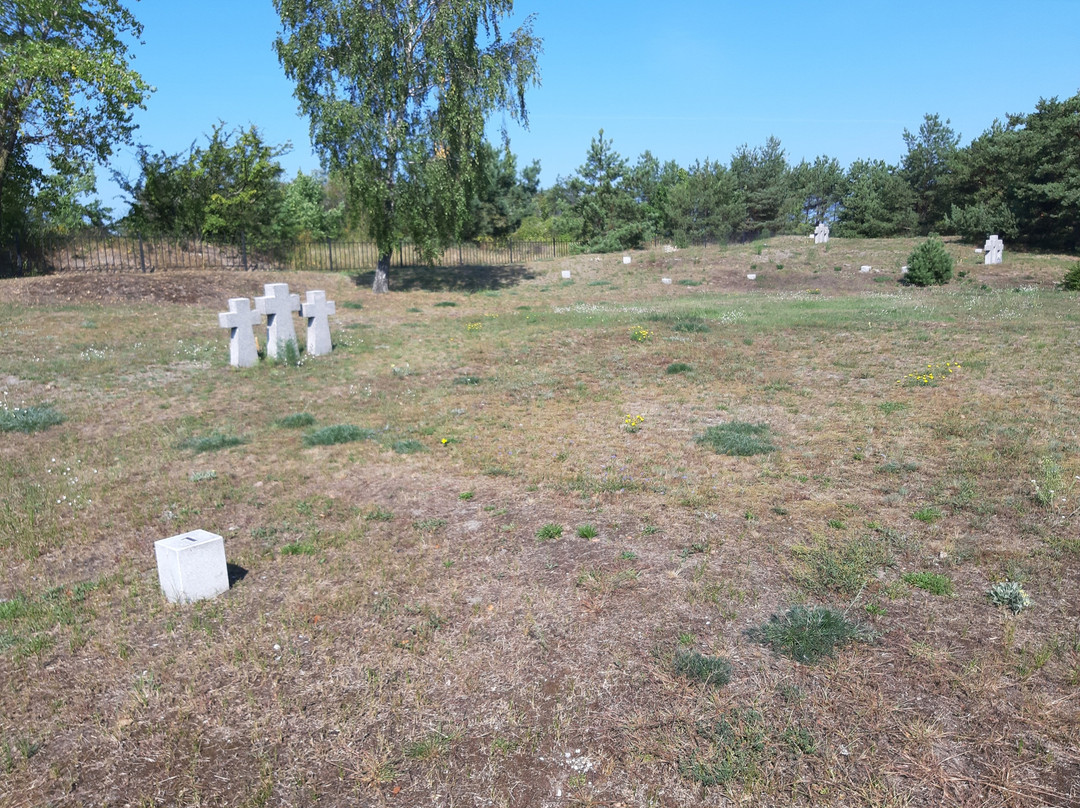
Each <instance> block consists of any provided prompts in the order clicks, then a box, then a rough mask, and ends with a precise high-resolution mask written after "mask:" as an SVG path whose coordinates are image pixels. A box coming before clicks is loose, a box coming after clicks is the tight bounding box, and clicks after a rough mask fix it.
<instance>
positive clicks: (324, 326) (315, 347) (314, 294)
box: [300, 289, 337, 356]
mask: <svg viewBox="0 0 1080 808" xmlns="http://www.w3.org/2000/svg"><path fill="white" fill-rule="evenodd" d="M336 313H337V306H336V305H334V301H333V300H327V299H326V292H324V291H322V290H321V289H309V290H308V293H307V300H305V301H304V303H303V305H301V306H300V316H301V317H305V318H307V354H308V356H322V355H323V354H328V353H330V351H332V350H333V349H334V346H333V343H332V342H331V341H330V315H331V314H336Z"/></svg>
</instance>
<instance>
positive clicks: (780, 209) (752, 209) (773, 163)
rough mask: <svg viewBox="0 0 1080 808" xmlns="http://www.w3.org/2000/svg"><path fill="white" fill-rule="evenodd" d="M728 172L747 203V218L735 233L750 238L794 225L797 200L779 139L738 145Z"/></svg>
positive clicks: (784, 230) (781, 230)
mask: <svg viewBox="0 0 1080 808" xmlns="http://www.w3.org/2000/svg"><path fill="white" fill-rule="evenodd" d="M731 174H732V175H733V177H734V180H735V186H736V187H737V188H739V189H740V195H741V197H742V201H743V203H744V204H745V205H746V217H745V218H744V220H743V221H742V222H741V223H740V226H739V227H738V229H737V230H736V235H738V236H739V237H740V238H743V239H751V238H757V237H759V236H765V235H766V234H769V235H771V234H772V233H782V232H787V231H788V230H791V229H792V228H793V226H794V223H795V220H796V218H797V217H798V215H799V214H798V211H797V206H798V204H799V203H798V202H796V199H795V196H794V195H793V193H792V191H793V177H792V174H791V169H790V167H789V166H788V163H787V159H786V158H785V156H784V150H783V149H782V148H781V147H780V141H779V140H777V139H776V138H775V137H772V136H770V137H769V138H768V139H767V140H766V141H765V145H764V146H760V147H755V148H753V149H751V148H749V147H747V146H746V145H745V144H744V145H742V146H739V147H738V148H737V149H736V150H735V154H733V155H732V157H731Z"/></svg>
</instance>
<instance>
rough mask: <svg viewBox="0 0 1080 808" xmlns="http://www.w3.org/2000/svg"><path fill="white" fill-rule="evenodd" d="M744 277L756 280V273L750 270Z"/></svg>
mask: <svg viewBox="0 0 1080 808" xmlns="http://www.w3.org/2000/svg"><path fill="white" fill-rule="evenodd" d="M746 279H747V280H748V281H756V280H757V274H756V273H754V272H751V273H750V274H749V275H747V276H746Z"/></svg>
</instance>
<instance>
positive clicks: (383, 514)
mask: <svg viewBox="0 0 1080 808" xmlns="http://www.w3.org/2000/svg"><path fill="white" fill-rule="evenodd" d="M393 520H394V514H393V512H392V511H388V510H386V509H384V508H380V507H379V506H378V505H376V506H375V507H374V508H372V509H371V510H369V511H368V512H367V513H365V514H364V521H366V522H392V521H393Z"/></svg>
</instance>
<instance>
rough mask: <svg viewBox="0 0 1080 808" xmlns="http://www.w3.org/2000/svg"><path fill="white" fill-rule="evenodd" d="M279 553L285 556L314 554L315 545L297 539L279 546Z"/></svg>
mask: <svg viewBox="0 0 1080 808" xmlns="http://www.w3.org/2000/svg"><path fill="white" fill-rule="evenodd" d="M281 554H282V555H287V556H295V555H315V545H314V544H312V543H311V542H309V541H297V542H292V543H291V544H284V545H282V547H281Z"/></svg>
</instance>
